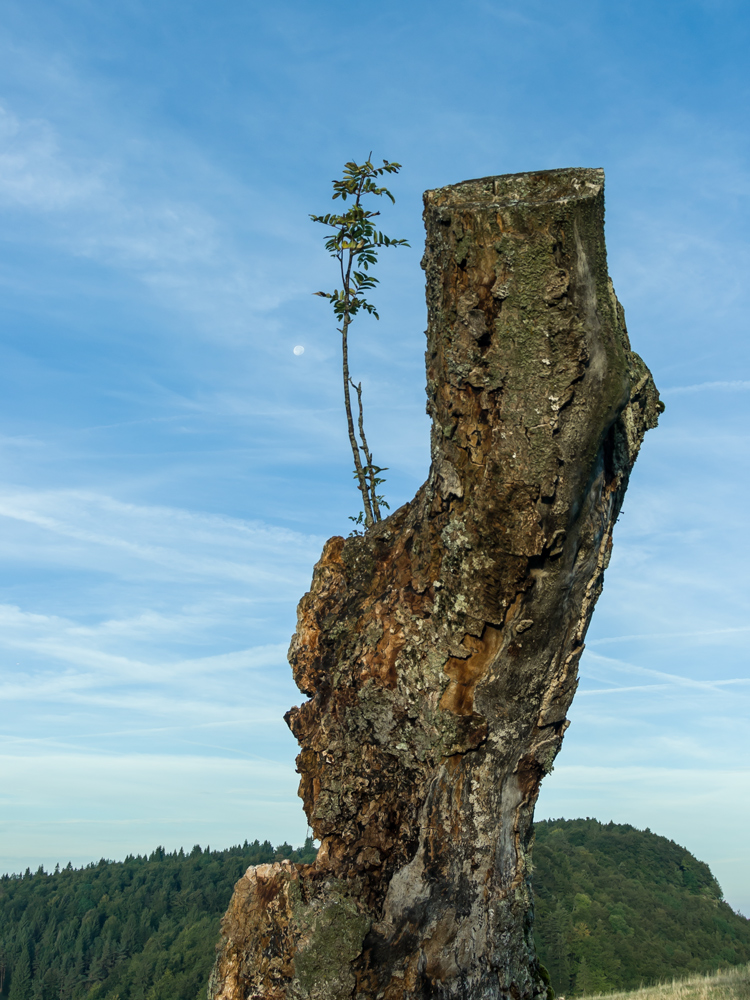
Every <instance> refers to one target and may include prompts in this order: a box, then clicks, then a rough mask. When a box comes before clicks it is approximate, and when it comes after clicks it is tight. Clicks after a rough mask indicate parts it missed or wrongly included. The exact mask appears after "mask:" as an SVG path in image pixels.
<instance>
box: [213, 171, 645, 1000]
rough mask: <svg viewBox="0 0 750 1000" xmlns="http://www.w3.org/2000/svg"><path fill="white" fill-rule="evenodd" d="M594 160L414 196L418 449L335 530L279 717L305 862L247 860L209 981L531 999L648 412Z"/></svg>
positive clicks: (356, 992) (237, 994)
mask: <svg viewBox="0 0 750 1000" xmlns="http://www.w3.org/2000/svg"><path fill="white" fill-rule="evenodd" d="M603 185H604V176H603V173H602V171H600V170H578V169H576V170H552V171H544V172H540V173H530V174H517V175H511V176H505V177H489V178H485V179H482V180H475V181H467V182H465V183H463V184H456V185H453V186H451V187H446V188H439V189H437V190H435V191H428V192H427V193H426V195H425V213H424V217H425V224H426V228H427V250H426V253H425V258H424V266H425V269H426V272H427V304H428V330H427V340H428V346H427V379H428V382H427V394H428V398H429V403H428V408H429V412H430V414H431V415H432V419H433V427H432V467H431V470H430V476H429V479H428V481H427V482H426V483H425V485H424V486H423V487H422V488H421V489H420V490H419V492H418V493H417V496H416V497H415V499H414V500H413V502H412V503H409V504H407V505H406V506H404V507H402V508H401V509H400V510H398V511H396V512H395V513H394V514H392V515H391V516H390V517H389V518H388V519H387V520H385V521H383V522H381V523H380V524H379V525H377V526H376V527H375V528H373V529H372V530H371V531H368V532H367V534H366V535H365V536H364V537H358V538H349V539H347V540H344V539H343V538H332V539H331V540H330V541H329V542H327V543H326V546H325V549H324V551H323V555H322V557H321V559H320V562H319V563H318V565H317V566H316V568H315V573H314V576H313V582H312V588H311V590H310V593H309V594H306V595H305V597H303V599H302V601H301V602H300V605H299V616H298V626H297V631H296V633H295V635H294V638H293V640H292V645H291V650H290V660H291V664H292V668H293V670H294V677H295V680H296V682H297V684H298V686H299V688H300V689H301V690H302V691H303V692H304V694H305V695H307V696H308V698H309V699H310V700H309V701H307V702H305V703H304V704H303V705H302V707H301V708H293V709H292V710H291V711H290V712H289V713H288V715H287V721H288V722H289V725H290V727H291V729H292V732H293V733H294V735H295V736H296V737H297V739H298V740H299V742H300V744H301V747H302V750H301V753H300V755H299V757H298V758H297V763H298V769H299V772H300V774H301V776H302V780H301V784H300V795H301V796H302V798H303V799H304V806H305V811H306V813H307V816H308V820H309V823H310V826H311V827H312V829H313V831H314V833H315V836H316V837H318V838H319V839H320V841H321V848H320V853H319V855H318V860H317V862H316V864H315V865H312V866H305V865H291V864H289V863H279V864H273V865H260V866H258V867H255V868H251V869H249V870H248V872H247V874H246V875H245V876H244V877H243V878H242V879H240V881H239V882H238V883H237V886H236V888H235V894H234V897H233V899H232V902H231V904H230V907H229V910H228V912H227V915H226V917H225V919H224V924H223V933H224V937H225V943H224V945H223V950H222V951H221V953H220V955H219V957H218V960H217V964H216V967H215V969H214V973H213V976H212V983H211V988H210V994H211V996H213V997H214V998H215V1000H240V998H241V1000H245V998H248V997H252V998H264V1000H290V998H299V1000H302V998H311V1000H313V998H314V1000H334V998H335V1000H343V998H349V997H356V998H362V1000H364V998H373V1000H374V998H384V1000H407V998H409V1000H412V998H414V1000H416V998H427V997H430V998H436V997H437V998H454V997H455V998H461V1000H473V998H480V997H481V998H486V1000H490V998H496V997H508V998H510V997H512V998H513V1000H521V998H532V997H536V996H540V995H542V996H543V995H544V994H545V987H544V985H543V983H542V981H541V977H540V973H539V968H538V966H537V963H536V959H535V956H534V947H533V943H532V935H531V922H532V909H531V893H530V886H529V879H530V862H529V855H530V845H531V836H532V817H533V810H534V803H535V801H536V798H537V794H538V791H539V784H540V782H541V780H542V777H543V775H544V774H546V773H547V772H548V771H549V770H550V769H551V767H552V762H553V760H554V759H555V755H556V754H557V752H558V750H559V749H560V744H561V742H562V738H563V733H564V731H565V728H566V726H567V721H566V718H565V714H566V711H567V709H568V706H569V705H570V702H571V699H572V698H573V694H574V692H575V689H576V683H577V664H578V660H579V657H580V655H581V652H582V650H583V640H584V636H585V634H586V629H587V627H588V623H589V619H590V617H591V613H592V610H593V608H594V604H595V602H596V599H597V597H598V596H599V593H600V591H601V588H602V575H603V573H604V569H605V567H606V565H607V562H608V560H609V555H610V548H611V544H612V528H613V525H614V522H615V520H616V518H617V515H618V512H619V510H620V505H621V503H622V499H623V495H624V492H625V488H626V486H627V481H628V475H629V473H630V470H631V468H632V465H633V462H634V461H635V458H636V455H637V452H638V449H639V447H640V444H641V441H642V439H643V435H644V433H645V431H646V430H647V429H648V428H650V427H653V426H654V425H655V424H656V421H657V415H658V412H659V411H660V409H661V404H660V403H659V398H658V395H657V392H656V389H655V387H654V384H653V382H652V379H651V376H650V374H649V371H648V369H647V368H646V366H645V365H644V364H643V362H642V361H641V359H640V358H639V357H638V356H637V355H636V354H633V353H632V352H631V351H630V345H629V342H628V336H627V332H626V329H625V321H624V316H623V312H622V308H621V307H620V305H619V303H618V301H617V299H616V298H615V294H614V291H613V289H612V284H611V282H610V280H609V277H608V274H607V263H606V251H605V246H604V234H603V221H604V196H603Z"/></svg>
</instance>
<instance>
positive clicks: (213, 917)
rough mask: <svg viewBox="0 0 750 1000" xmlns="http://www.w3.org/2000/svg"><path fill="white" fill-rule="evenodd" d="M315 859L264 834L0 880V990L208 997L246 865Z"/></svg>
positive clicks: (178, 999) (37, 998) (59, 999)
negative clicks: (262, 838) (224, 923)
mask: <svg viewBox="0 0 750 1000" xmlns="http://www.w3.org/2000/svg"><path fill="white" fill-rule="evenodd" d="M281 858H289V859H290V860H292V861H306V862H309V861H313V860H314V859H315V848H314V847H313V843H312V841H311V840H308V841H307V842H306V844H305V847H304V848H302V849H301V850H299V851H294V850H293V849H292V848H291V847H290V846H289V845H288V844H283V845H282V846H281V847H279V848H274V847H272V846H271V844H269V843H268V842H267V841H266V843H264V844H259V843H258V841H257V840H256V841H255V842H254V843H252V844H248V843H247V842H246V843H245V844H244V845H243V846H242V847H233V848H230V849H229V850H226V851H209V850H208V849H206V850H205V851H203V850H201V848H200V847H194V848H193V850H192V851H191V852H190V854H187V855H186V854H184V853H183V851H182V850H180V851H177V852H175V853H173V854H168V853H166V852H165V851H164V850H163V849H162V848H157V849H156V850H155V851H154V852H153V854H151V855H150V856H149V857H145V856H144V857H128V858H126V859H125V861H122V862H107V861H104V860H102V861H100V862H99V863H98V864H91V865H88V866H87V867H86V868H79V869H73V868H72V866H71V865H68V867H67V868H63V869H62V871H56V872H55V873H53V874H48V873H45V872H44V871H43V870H42V869H40V870H39V871H37V872H36V873H34V874H32V873H31V872H30V871H28V869H27V871H26V874H25V875H23V876H16V877H9V876H7V875H6V876H3V877H2V878H1V879H0V996H2V997H8V998H9V1000H78V998H84V997H85V998H86V1000H104V998H108V1000H115V998H117V997H119V998H120V1000H197V998H198V997H200V998H201V1000H205V996H206V982H207V980H208V974H209V971H210V969H211V964H212V962H213V960H214V955H215V946H216V943H217V940H218V935H219V921H220V919H221V915H222V914H223V912H224V910H225V909H226V907H227V903H228V902H229V898H230V896H231V894H232V887H233V885H234V883H235V882H236V881H237V879H238V878H239V877H240V875H242V873H243V872H244V871H245V869H246V868H247V866H248V865H251V864H263V863H267V862H269V861H274V860H280V859H281Z"/></svg>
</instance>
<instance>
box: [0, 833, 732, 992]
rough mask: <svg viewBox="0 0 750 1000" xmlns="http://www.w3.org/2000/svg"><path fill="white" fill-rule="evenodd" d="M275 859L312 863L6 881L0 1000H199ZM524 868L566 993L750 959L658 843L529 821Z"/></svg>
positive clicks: (680, 854)
mask: <svg viewBox="0 0 750 1000" xmlns="http://www.w3.org/2000/svg"><path fill="white" fill-rule="evenodd" d="M284 857H286V858H290V860H293V861H307V862H309V861H312V860H314V858H315V848H314V847H313V843H312V841H311V840H308V841H307V843H306V844H305V847H304V848H303V849H302V850H300V851H293V850H292V848H291V847H290V846H289V845H288V844H283V845H282V846H281V847H279V848H274V847H272V846H271V844H269V843H268V842H266V843H265V844H259V843H258V841H255V842H254V843H252V844H248V843H245V844H243V845H242V846H241V847H233V848H230V849H229V850H226V851H208V850H206V851H202V850H201V848H200V847H195V848H193V850H192V851H191V852H190V853H189V854H187V855H186V854H184V853H183V852H182V851H177V852H175V853H172V854H168V853H166V852H165V851H164V850H163V849H161V848H157V850H156V851H154V852H153V854H151V855H150V856H149V857H145V856H144V857H129V858H126V859H125V861H122V862H107V861H101V862H99V863H98V864H93V865H89V866H87V867H86V868H79V869H73V868H72V867H71V866H70V865H69V866H68V867H67V868H64V869H63V870H62V871H59V872H57V873H55V874H48V873H45V872H43V871H41V870H40V871H38V872H36V873H34V874H32V873H31V872H29V871H27V872H26V874H25V875H24V876H16V877H9V876H3V877H2V878H0V997H1V998H2V1000H205V996H206V992H205V990H206V982H207V980H208V974H209V971H210V968H211V965H212V963H213V960H214V954H215V951H214V948H215V945H216V942H217V940H218V935H219V921H220V918H221V915H222V914H223V913H224V911H225V909H226V907H227V904H228V902H229V898H230V896H231V893H232V886H233V885H234V883H235V882H236V881H237V879H238V878H239V877H240V875H241V874H242V873H243V872H244V870H245V869H246V868H247V866H248V865H251V864H262V863H264V862H269V861H273V860H275V859H280V858H284ZM534 864H535V869H534V885H535V895H536V925H535V926H536V936H537V946H538V949H539V953H540V958H541V960H542V962H543V963H544V965H545V966H546V967H547V969H548V970H549V972H550V974H551V977H552V984H553V986H554V988H555V990H556V991H557V992H558V993H562V994H563V995H564V996H568V997H570V996H575V995H580V994H582V993H584V992H585V993H587V994H590V993H595V992H599V991H605V990H609V989H629V988H633V987H637V986H639V985H640V984H641V982H644V983H648V982H651V981H655V980H659V979H664V978H669V979H671V978H672V976H676V977H678V978H679V977H681V976H683V975H685V974H687V973H689V972H692V971H708V970H713V969H715V968H717V967H718V966H727V965H739V964H741V963H744V962H748V961H750V921H748V920H745V919H744V917H740V916H738V915H737V914H735V913H733V912H732V910H731V909H730V907H729V906H727V904H726V903H723V902H722V901H721V890H720V888H719V886H718V884H717V882H716V880H715V879H714V878H713V876H712V875H711V872H710V871H709V869H708V867H707V866H706V865H704V864H702V863H701V862H700V861H696V859H695V858H694V857H693V856H692V855H691V854H688V852H687V851H685V849H684V848H682V847H678V846H677V844H674V843H673V842H672V841H670V840H666V839H665V838H664V837H657V836H656V835H654V834H652V833H650V832H649V831H645V832H643V831H640V830H635V829H634V828H633V827H631V826H615V825H613V824H609V825H608V826H603V825H602V824H601V823H597V822H596V820H571V821H565V820H557V821H555V822H549V823H538V824H537V826H536V846H535V848H534ZM716 1000H720V998H718V997H717V998H716ZM735 1000H736V998H735ZM742 1000H750V997H747V998H744V997H743V998H742Z"/></svg>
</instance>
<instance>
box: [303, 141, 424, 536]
mask: <svg viewBox="0 0 750 1000" xmlns="http://www.w3.org/2000/svg"><path fill="white" fill-rule="evenodd" d="M371 157H372V153H370V156H368V158H367V160H366V161H365V163H363V164H358V163H354V162H353V161H352V162H350V163H347V164H345V166H344V174H343V177H342V179H341V180H339V181H334V182H333V200H334V201H335V200H336V199H337V198H341V200H342V201H346V200H347V199H349V198H351V199H352V202H353V204H352V205H351V207H350V208H349V209H348V210H347V211H346V212H344V213H343V214H341V215H336V214H335V213H332V212H329V213H327V214H326V215H311V216H310V218H311V219H312V221H313V222H318V223H320V224H321V225H323V226H327V227H328V228H329V229H331V230H332V233H331V235H330V236H328V237H327V239H326V240H325V244H324V245H325V248H326V250H327V251H328V252H329V254H330V255H331V256H332V257H333V258H334V259H335V260H336V261H338V265H339V267H338V270H339V274H340V278H341V288H335V289H334V290H333V291H332V292H315V294H316V295H320V296H321V297H322V298H324V299H328V300H329V302H330V303H331V306H332V308H333V312H334V316H335V317H336V321H337V322H338V323H340V326H338V327H337V330H338V332H339V333H340V334H341V361H342V375H343V382H344V409H345V410H346V424H347V430H348V433H349V443H350V445H351V449H352V455H353V457H354V478H355V479H356V481H357V487H358V489H359V491H360V493H361V494H362V502H363V505H364V511H363V512H362V513H360V516H359V517H358V518H352V520H353V521H354V522H355V523H356V524H362V523H363V521H364V525H365V529H367V528H371V527H372V526H373V524H375V523H377V522H378V521H380V520H381V513H380V510H381V507H385V508H387V509H390V508H389V507H388V504H387V503H386V501H385V500H384V498H383V496H382V495H381V494H379V493H378V488H379V487H380V485H381V484H382V483H383V482H384V481H385V480H384V479H383V478H382V477H381V476H380V473H381V472H386V471H387V470H386V469H385V468H383V467H381V466H378V465H375V463H374V462H373V459H372V454H371V452H370V449H369V447H368V444H367V438H366V436H365V428H364V411H363V408H362V383H361V382H359V383H355V382H354V380H353V379H352V377H351V375H350V373H349V327H350V326H351V323H352V320H353V319H354V317H355V316H356V315H357V313H358V312H360V311H364V312H367V313H369V314H370V315H371V316H374V317H375V319H379V318H380V317H379V316H378V313H377V310H376V309H375V306H374V305H373V304H372V303H371V302H368V300H367V299H366V297H365V294H366V293H368V292H370V291H371V290H372V289H373V288H374V287H375V286H376V285H377V284H378V279H377V278H376V277H375V276H374V275H373V274H371V273H370V268H371V267H373V266H374V265H375V264H376V263H377V260H378V251H379V250H380V249H381V248H382V247H396V246H409V244H408V242H407V241H406V240H394V239H392V238H391V237H390V236H386V235H385V234H384V233H382V232H380V230H378V229H377V228H376V227H375V223H374V222H373V219H375V218H376V217H377V216H378V215H380V212H373V211H370V210H368V209H366V208H365V207H364V206H363V204H362V200H363V198H365V197H366V196H374V197H382V196H383V195H386V197H388V198H390V199H391V202H394V203H395V199H394V197H393V195H392V194H391V192H390V191H389V190H388V188H386V187H383V186H379V185H378V184H377V183H376V179H377V178H379V177H382V176H383V175H384V174H397V173H398V172H399V170H400V169H401V164H400V163H389V162H388V160H383V166H382V167H376V166H374V165H373V163H372V160H371ZM351 389H354V391H355V392H356V394H357V409H358V420H357V425H356V428H355V424H354V415H353V412H352V398H351ZM358 434H359V438H358V437H357V435H358ZM360 452H361V454H360Z"/></svg>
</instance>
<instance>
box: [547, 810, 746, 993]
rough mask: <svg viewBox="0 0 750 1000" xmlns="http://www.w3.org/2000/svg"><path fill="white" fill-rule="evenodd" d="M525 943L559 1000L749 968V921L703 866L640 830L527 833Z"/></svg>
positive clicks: (550, 828)
mask: <svg viewBox="0 0 750 1000" xmlns="http://www.w3.org/2000/svg"><path fill="white" fill-rule="evenodd" d="M533 859H534V898H535V913H536V916H535V936H536V940H537V950H538V952H539V957H540V960H541V961H542V962H543V963H544V965H545V966H546V968H547V969H548V971H549V973H550V977H551V979H552V985H553V987H554V989H555V991H556V992H557V993H562V994H563V995H565V996H570V995H578V996H580V995H582V994H585V993H599V992H606V991H608V990H613V989H634V988H637V987H638V986H640V985H641V983H644V984H649V983H654V982H658V981H659V980H663V979H671V978H672V977H676V978H680V977H682V976H686V975H688V974H690V973H693V972H709V971H713V970H714V969H717V968H720V967H725V966H728V965H740V964H742V963H745V962H748V961H750V920H746V919H745V917H742V916H740V915H739V914H738V913H735V912H734V911H733V910H732V908H731V907H730V906H729V905H728V904H727V903H725V902H723V900H722V893H721V888H720V887H719V884H718V882H717V881H716V879H715V878H714V877H713V875H712V874H711V870H710V869H709V867H708V865H705V864H703V862H701V861H698V860H697V859H696V858H694V857H693V855H692V854H690V853H688V851H686V850H685V848H684V847H680V846H679V845H678V844H675V843H674V841H672V840H667V839H666V837H659V836H657V835H656V834H654V833H651V832H650V830H636V829H635V828H634V827H632V826H625V825H617V824H615V823H609V824H606V825H605V824H602V823H598V822H597V821H596V820H593V819H576V820H552V821H550V822H544V823H537V824H536V842H535V845H534V853H533Z"/></svg>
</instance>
